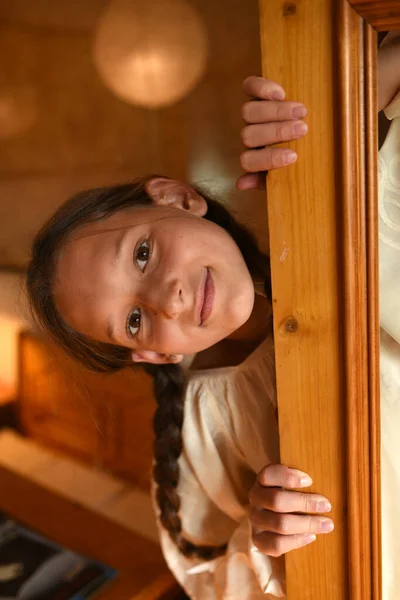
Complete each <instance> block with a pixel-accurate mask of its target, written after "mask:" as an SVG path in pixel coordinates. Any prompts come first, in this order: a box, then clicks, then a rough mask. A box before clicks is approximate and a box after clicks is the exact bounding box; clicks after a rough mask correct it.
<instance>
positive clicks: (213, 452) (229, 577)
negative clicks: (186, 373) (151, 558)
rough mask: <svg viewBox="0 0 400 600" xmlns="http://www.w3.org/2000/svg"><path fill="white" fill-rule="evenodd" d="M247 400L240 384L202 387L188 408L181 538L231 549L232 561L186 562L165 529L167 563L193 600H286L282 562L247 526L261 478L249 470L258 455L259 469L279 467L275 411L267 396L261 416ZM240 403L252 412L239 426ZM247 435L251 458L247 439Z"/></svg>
mask: <svg viewBox="0 0 400 600" xmlns="http://www.w3.org/2000/svg"><path fill="white" fill-rule="evenodd" d="M247 391H248V390H247ZM245 392H246V389H244V388H243V385H242V384H240V383H239V386H237V382H234V383H232V382H229V381H228V380H227V381H226V382H221V380H218V381H217V382H207V381H201V382H200V383H199V384H195V385H193V386H192V387H191V388H190V389H189V391H188V397H187V398H186V401H185V402H186V404H185V422H184V423H185V424H184V432H183V433H184V448H185V450H184V453H183V454H182V455H181V457H180V481H179V487H178V492H179V495H180V498H181V511H180V514H181V520H182V529H183V534H184V536H185V537H186V538H187V539H189V540H190V541H192V542H193V543H195V544H207V545H217V546H220V545H224V544H227V551H226V553H225V554H224V555H223V556H221V557H219V558H217V559H215V560H213V561H202V560H199V559H193V558H187V557H185V556H183V555H182V554H181V553H180V551H179V550H178V548H177V546H176V545H175V544H174V542H173V541H172V540H171V539H170V537H169V534H168V533H167V532H166V531H165V530H164V528H163V527H162V526H161V525H160V524H159V534H160V542H161V546H162V550H163V553H164V557H165V559H166V561H167V563H168V566H169V568H170V569H171V571H172V572H173V573H174V575H175V577H176V579H177V580H178V581H179V583H180V584H181V585H182V587H183V588H184V589H185V591H186V593H187V594H188V596H189V597H190V598H191V599H192V600H205V599H207V600H266V599H272V598H282V597H284V593H283V591H282V590H283V586H284V583H283V580H284V573H283V559H271V558H270V557H268V556H265V555H263V554H261V553H260V552H259V551H258V550H257V549H256V548H255V547H254V546H253V544H252V541H251V526H250V521H249V518H248V491H249V489H250V487H251V486H252V484H253V483H254V480H255V477H256V471H254V470H253V465H252V464H250V463H251V461H252V460H253V456H255V455H257V461H258V463H259V464H260V465H261V466H264V465H265V464H268V463H269V462H272V461H273V460H275V456H269V455H268V453H269V449H270V448H271V444H273V445H275V444H276V437H275V432H274V430H275V429H276V428H277V423H276V411H275V407H274V406H273V405H272V403H271V402H270V400H269V398H268V397H267V395H266V394H265V388H264V396H265V402H264V403H263V404H264V406H263V408H262V409H260V408H259V406H258V404H259V403H257V402H256V401H254V399H253V402H249V403H247V402H245V400H246V398H245V397H243V394H244V393H245ZM239 396H241V405H243V403H245V406H246V408H247V410H242V411H241V415H240V418H239V415H238V414H236V412H237V411H236V410H235V404H236V401H235V400H236V399H237V400H238V399H239ZM227 397H228V401H227ZM232 399H233V400H232ZM255 409H256V410H257V414H253V411H254V410H255ZM255 417H257V419H258V422H257V425H258V426H257V427H255V425H254V418H255ZM238 423H240V430H236V426H237V425H238ZM271 431H272V432H273V433H272V434H271ZM262 432H264V435H262ZM249 433H251V435H252V438H251V441H250V438H248V440H249V442H248V443H249V445H250V446H251V447H250V449H249V451H248V449H247V448H246V444H245V445H243V439H246V438H247V434H249ZM243 434H244V435H245V436H246V438H243V437H242V436H243ZM272 438H273V442H271V439H272ZM156 512H157V509H156Z"/></svg>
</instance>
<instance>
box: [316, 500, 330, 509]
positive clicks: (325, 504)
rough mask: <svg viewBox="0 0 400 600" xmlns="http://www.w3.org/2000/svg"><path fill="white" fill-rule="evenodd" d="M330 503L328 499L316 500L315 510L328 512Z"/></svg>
mask: <svg viewBox="0 0 400 600" xmlns="http://www.w3.org/2000/svg"><path fill="white" fill-rule="evenodd" d="M331 510H332V505H331V503H330V502H328V500H320V501H319V502H317V512H330V511H331Z"/></svg>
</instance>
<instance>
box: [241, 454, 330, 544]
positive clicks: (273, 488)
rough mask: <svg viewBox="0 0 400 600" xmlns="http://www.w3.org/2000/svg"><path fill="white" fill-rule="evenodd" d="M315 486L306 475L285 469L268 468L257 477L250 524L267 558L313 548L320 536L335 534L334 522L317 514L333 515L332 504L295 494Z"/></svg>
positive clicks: (314, 497) (313, 495) (313, 497)
mask: <svg viewBox="0 0 400 600" xmlns="http://www.w3.org/2000/svg"><path fill="white" fill-rule="evenodd" d="M311 484H312V480H311V478H310V477H309V476H308V475H307V474H306V473H303V472H302V471H297V470H296V469H289V467H285V466H284V465H268V466H267V467H264V469H262V470H261V471H260V473H259V474H258V475H257V481H256V483H255V484H254V485H253V487H252V489H251V490H250V494H249V499H250V506H251V513H250V522H251V525H252V531H253V543H254V545H255V546H256V547H257V548H258V549H259V550H260V551H261V552H262V553H263V554H267V555H269V556H281V555H282V554H286V553H287V552H290V550H295V549H297V548H301V547H302V546H306V545H307V544H310V543H311V542H313V541H314V540H315V538H316V534H317V533H329V532H330V531H333V529H334V525H333V521H332V520H331V519H328V518H327V517H323V516H316V515H315V514H314V513H317V515H318V514H321V513H326V512H329V511H330V510H331V505H330V503H329V501H328V500H327V499H326V498H324V497H323V496H319V495H318V494H309V493H305V492H295V491H293V488H305V487H309V486H310V485H311ZM297 513H303V514H297Z"/></svg>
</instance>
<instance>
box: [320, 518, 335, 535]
mask: <svg viewBox="0 0 400 600" xmlns="http://www.w3.org/2000/svg"><path fill="white" fill-rule="evenodd" d="M319 527H320V530H321V531H324V532H325V533H329V532H330V531H333V530H334V529H335V526H334V524H333V522H332V521H331V520H330V519H325V520H324V521H321V523H320V524H319Z"/></svg>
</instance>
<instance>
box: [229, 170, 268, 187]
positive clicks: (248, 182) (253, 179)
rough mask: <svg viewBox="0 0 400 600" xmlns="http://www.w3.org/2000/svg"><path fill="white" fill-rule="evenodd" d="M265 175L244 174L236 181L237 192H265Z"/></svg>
mask: <svg viewBox="0 0 400 600" xmlns="http://www.w3.org/2000/svg"><path fill="white" fill-rule="evenodd" d="M265 176H266V173H244V175H241V176H240V177H239V178H238V180H237V181H236V188H237V189H238V190H242V191H243V190H265V184H266V182H265Z"/></svg>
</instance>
